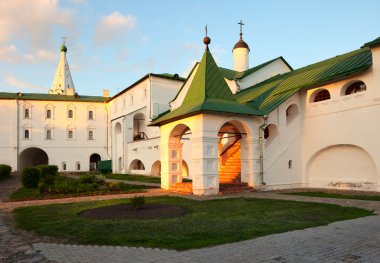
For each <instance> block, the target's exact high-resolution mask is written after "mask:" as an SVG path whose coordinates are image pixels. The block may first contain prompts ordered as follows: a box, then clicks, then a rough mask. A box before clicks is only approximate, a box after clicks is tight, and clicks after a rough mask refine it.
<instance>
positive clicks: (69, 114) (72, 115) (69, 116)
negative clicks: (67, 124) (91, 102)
mask: <svg viewBox="0 0 380 263" xmlns="http://www.w3.org/2000/svg"><path fill="white" fill-rule="evenodd" d="M67 118H69V119H72V118H74V111H73V110H68V111H67Z"/></svg>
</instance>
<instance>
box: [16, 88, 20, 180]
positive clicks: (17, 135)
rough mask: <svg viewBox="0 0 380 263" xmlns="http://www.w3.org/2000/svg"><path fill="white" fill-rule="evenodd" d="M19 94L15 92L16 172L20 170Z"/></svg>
mask: <svg viewBox="0 0 380 263" xmlns="http://www.w3.org/2000/svg"><path fill="white" fill-rule="evenodd" d="M20 95H21V93H17V97H16V103H17V124H16V127H17V131H16V138H17V139H16V151H17V153H16V154H17V160H16V162H17V165H16V170H17V172H19V171H20V101H19V98H18V97H19V96H20Z"/></svg>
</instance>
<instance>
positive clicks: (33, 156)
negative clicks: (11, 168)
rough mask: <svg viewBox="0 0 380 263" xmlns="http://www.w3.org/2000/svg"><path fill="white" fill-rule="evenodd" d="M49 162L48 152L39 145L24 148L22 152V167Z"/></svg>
mask: <svg viewBox="0 0 380 263" xmlns="http://www.w3.org/2000/svg"><path fill="white" fill-rule="evenodd" d="M43 164H49V157H48V155H47V153H46V152H45V151H44V150H42V149H40V148H37V147H31V148H27V149H25V150H23V151H22V152H21V154H20V166H19V167H20V169H21V170H23V169H24V168H26V167H33V166H36V165H43Z"/></svg>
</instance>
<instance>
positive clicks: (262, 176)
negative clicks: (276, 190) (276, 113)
mask: <svg viewBox="0 0 380 263" xmlns="http://www.w3.org/2000/svg"><path fill="white" fill-rule="evenodd" d="M263 120H264V123H263V124H262V125H261V126H260V127H259V148H260V184H261V185H265V182H264V143H263V139H264V129H265V127H267V121H268V116H267V115H264V116H263Z"/></svg>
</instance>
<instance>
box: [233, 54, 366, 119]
mask: <svg viewBox="0 0 380 263" xmlns="http://www.w3.org/2000/svg"><path fill="white" fill-rule="evenodd" d="M371 65H372V53H371V51H370V49H369V48H368V47H365V48H361V49H358V50H355V51H352V52H349V53H346V54H343V55H340V56H336V57H334V58H330V59H327V60H324V61H321V62H318V63H315V64H312V65H309V66H307V67H304V68H300V69H297V70H294V71H291V72H288V73H285V74H281V75H277V76H274V77H272V78H270V79H268V80H265V81H263V82H261V83H258V84H256V85H254V86H252V87H250V88H248V89H245V90H243V91H241V92H239V93H237V94H235V98H236V100H237V101H238V102H240V103H246V104H247V105H249V106H251V107H253V108H254V109H256V110H257V111H258V112H260V114H259V115H265V114H268V113H270V112H271V111H272V110H274V109H275V108H276V107H278V106H279V105H280V104H281V103H283V102H284V101H285V100H287V99H288V98H289V97H290V96H292V95H293V94H295V93H296V92H298V91H299V90H301V89H303V88H310V87H315V86H318V85H324V84H327V83H329V82H332V81H336V80H339V79H344V78H347V77H348V76H350V75H353V74H357V73H360V72H362V71H364V70H366V69H368V68H369V67H370V66H371Z"/></svg>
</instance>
